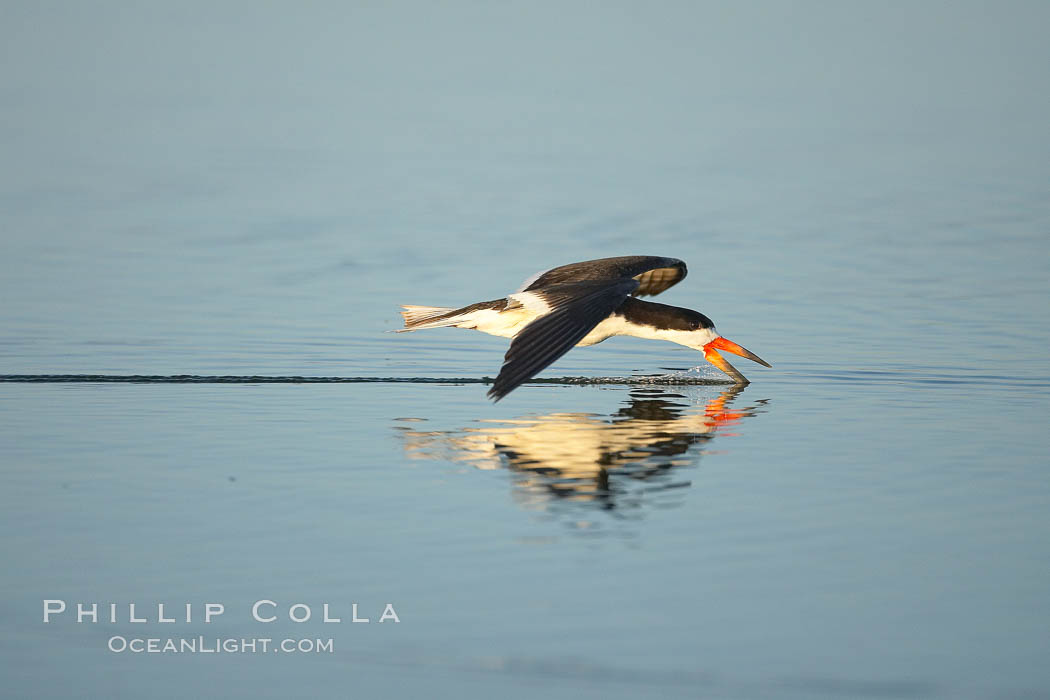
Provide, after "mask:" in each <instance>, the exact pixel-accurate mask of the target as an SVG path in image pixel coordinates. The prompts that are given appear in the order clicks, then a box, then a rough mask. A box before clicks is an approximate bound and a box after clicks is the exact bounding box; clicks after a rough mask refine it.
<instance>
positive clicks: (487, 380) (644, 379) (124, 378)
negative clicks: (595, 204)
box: [0, 374, 733, 386]
mask: <svg viewBox="0 0 1050 700" xmlns="http://www.w3.org/2000/svg"><path fill="white" fill-rule="evenodd" d="M0 382H21V383H39V384H62V383H84V384H88V383H99V382H109V383H116V384H491V383H492V382H493V378H492V377H294V376H289V377H267V376H259V375H200V374H129V375H125V374H0ZM525 383H526V384H630V385H642V384H659V385H669V386H674V385H696V384H711V385H715V384H722V385H724V384H732V383H733V382H731V381H729V380H721V379H706V378H703V377H679V376H675V375H651V376H645V375H642V376H637V377H542V378H539V379H530V380H528V381H527V382H525Z"/></svg>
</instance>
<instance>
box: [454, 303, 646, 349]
mask: <svg viewBox="0 0 1050 700" xmlns="http://www.w3.org/2000/svg"><path fill="white" fill-rule="evenodd" d="M541 315H542V314H539V313H537V312H536V311H535V310H532V309H528V308H517V309H508V310H506V311H494V310H492V309H484V310H481V311H474V312H472V313H470V314H467V315H465V316H463V318H462V320H460V321H459V322H458V323H456V326H458V327H459V328H473V329H475V330H479V331H481V332H482V333H488V334H489V335H498V336H499V337H501V338H513V337H514V336H516V335H517V334H518V333H520V332H521V330H522V329H523V328H525V326H527V325H529V324H530V323H532V322H533V321H535V320H536V319H537V318H539V317H540V316H541ZM625 330H626V326H625V324H624V319H623V316H615V315H614V316H610V317H608V318H606V319H605V320H603V321H602V322H601V323H599V324H598V325H597V326H595V327H594V329H593V330H592V331H591V332H590V333H588V334H587V335H586V336H584V338H583V340H581V341H580V342H578V343H577V345H578V346H584V345H597V344H598V343H600V342H602V341H603V340H605V339H606V338H609V337H611V336H614V335H620V334H622V333H623V332H624V331H625Z"/></svg>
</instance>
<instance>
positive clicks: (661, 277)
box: [521, 255, 688, 297]
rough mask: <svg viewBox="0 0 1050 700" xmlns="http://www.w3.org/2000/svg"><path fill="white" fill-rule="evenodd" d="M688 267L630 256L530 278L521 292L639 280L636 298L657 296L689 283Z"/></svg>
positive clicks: (677, 262)
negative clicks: (675, 286)
mask: <svg viewBox="0 0 1050 700" xmlns="http://www.w3.org/2000/svg"><path fill="white" fill-rule="evenodd" d="M687 272H688V270H687V269H686V266H685V263H684V262H682V261H681V260H679V259H678V258H661V257H657V256H655V255H626V256H623V257H619V258H601V259H599V260H587V261H585V262H578V263H572V264H571V265H562V266H561V267H556V268H554V269H552V270H547V271H545V272H541V273H539V274H538V275H535V276H534V277H532V278H530V279H529V280H528V281H527V282H526V283H525V285H524V286H523V287H522V289H521V291H524V292H532V291H535V290H538V289H543V288H544V287H551V286H553V285H559V284H571V283H574V282H589V281H598V280H605V281H609V282H611V281H613V280H623V279H635V280H637V281H638V288H637V289H635V290H634V292H633V293H632V296H636V297H642V296H653V295H656V294H659V293H660V292H663V291H665V290H666V289H668V288H670V287H672V286H674V285H675V284H678V283H679V282H681V281H682V280H683V279H685V276H686V273H687Z"/></svg>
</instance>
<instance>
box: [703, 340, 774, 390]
mask: <svg viewBox="0 0 1050 700" xmlns="http://www.w3.org/2000/svg"><path fill="white" fill-rule="evenodd" d="M719 350H725V351H726V352H731V353H733V354H734V355H740V357H746V358H747V359H749V360H752V361H753V362H757V363H758V364H760V365H765V366H766V367H772V366H773V365H771V364H769V363H768V362H766V361H765V360H763V359H762V358H761V357H759V356H758V355H756V354H755V353H753V352H751V351H750V350H748V349H747V348H742V347H740V346H739V345H737V344H736V343H734V342H733V341H732V340H726V339H725V338H722V337H718V338H715V339H714V340H712V341H711V342H710V343H707V344H706V345H704V359H705V360H707V361H708V362H710V363H711V364H713V365H714V366H715V367H717V368H718V369H720V370H722V371H723V372H725V373H726V374H728V375H729V376H730V377H732V378H733V379H734V380H735V381H736V383H737V384H750V382H748V380H747V378H746V377H745V376H744V375H742V374H740V370H738V369H737V368H736V367H734V366H733V365H731V364H729V363H728V362H726V360H725V358H724V357H722V356H721V355H719V354H718V351H719Z"/></svg>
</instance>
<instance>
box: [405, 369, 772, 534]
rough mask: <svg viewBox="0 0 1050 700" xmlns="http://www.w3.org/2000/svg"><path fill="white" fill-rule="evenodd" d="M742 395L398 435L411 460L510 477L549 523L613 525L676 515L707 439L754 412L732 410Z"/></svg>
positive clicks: (631, 403)
mask: <svg viewBox="0 0 1050 700" xmlns="http://www.w3.org/2000/svg"><path fill="white" fill-rule="evenodd" d="M743 391H745V388H744V387H739V386H735V387H732V388H729V389H726V390H724V391H723V392H722V393H721V394H719V395H718V396H717V397H715V398H713V399H710V400H708V401H707V402H706V403H704V404H695V403H694V402H693V401H692V400H690V398H689V397H687V396H685V395H683V394H679V393H672V392H670V391H666V390H661V389H659V388H645V389H636V390H633V391H631V393H630V396H629V398H628V400H627V401H625V402H624V405H623V406H622V407H621V408H620V409H619V410H618V411H616V412H615V413H613V414H612V415H607V416H606V415H598V414H593V413H551V414H548V415H541V416H526V417H522V418H517V419H508V420H480V421H478V423H479V424H480V425H478V426H476V427H468V428H463V429H461V430H452V431H427V430H420V429H417V428H415V427H413V426H398V430H399V431H400V434H401V436H402V438H403V440H404V448H405V452H406V454H407V456H408V457H410V458H412V459H432V460H444V461H451V462H459V463H465V464H469V465H471V466H473V467H476V468H478V469H501V468H506V469H509V470H510V471H511V472H512V473H513V474H514V475H515V489H514V495H515V498H516V499H517V500H518V501H519V502H520V503H521V504H522V505H523V506H525V507H528V508H532V509H536V510H541V511H544V512H546V513H550V514H552V515H555V516H556V515H557V514H558V513H559V511H561V512H564V511H565V510H566V509H568V510H569V511H570V513H575V515H579V510H580V508H597V509H600V510H603V511H606V512H607V513H608V514H609V515H611V516H613V517H618V518H624V517H626V518H637V517H639V516H640V515H641V513H642V509H644V508H646V507H668V506H673V505H677V504H678V499H679V498H680V497H679V496H678V495H677V494H679V493H681V492H682V487H688V486H690V484H691V482H690V481H689V480H688V479H685V478H683V476H682V472H681V468H682V467H687V466H690V465H694V464H696V462H697V461H698V460H699V458H700V455H701V454H703V453H704V446H705V445H707V443H708V442H709V441H711V440H712V439H713V438H715V437H718V436H719V435H727V434H730V433H731V431H732V430H733V429H735V427H736V426H737V425H738V424H739V423H740V422H741V421H742V420H744V419H745V418H748V417H751V416H754V415H757V414H758V413H760V412H761V411H762V407H763V406H764V405H765V404H766V401H764V400H763V401H756V402H754V403H753V404H751V405H740V406H738V405H736V404H737V403H739V395H740V394H741V393H742V392H743ZM407 420H413V419H407ZM415 420H418V419H415ZM573 517H575V516H573ZM573 522H574V523H576V524H577V525H578V526H579V527H588V526H590V525H592V524H593V523H592V522H591V521H589V520H586V519H584V520H579V519H576V520H574V521H573Z"/></svg>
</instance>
